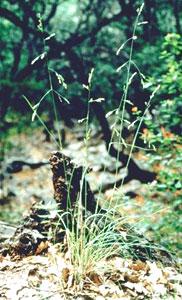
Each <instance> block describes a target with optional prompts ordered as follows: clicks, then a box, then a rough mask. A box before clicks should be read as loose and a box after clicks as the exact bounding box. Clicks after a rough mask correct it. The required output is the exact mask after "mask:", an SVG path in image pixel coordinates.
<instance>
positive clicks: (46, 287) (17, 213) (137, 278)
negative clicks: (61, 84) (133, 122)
mask: <svg viewBox="0 0 182 300" xmlns="http://www.w3.org/2000/svg"><path fill="white" fill-rule="evenodd" d="M84 135H85V133H84V130H83V127H82V126H81V125H78V126H77V127H75V128H73V129H72V130H70V129H69V130H67V131H66V140H65V145H64V147H63V153H64V154H65V155H68V156H69V157H71V158H72V159H73V161H75V162H76V163H79V164H83V163H84V161H85V155H86V152H85V146H84V142H83V140H84ZM10 141H11V144H12V145H13V147H12V148H11V150H9V151H8V152H7V154H6V153H5V159H4V162H3V165H2V172H3V173H4V174H5V173H6V172H5V170H7V167H8V166H9V167H10V169H11V168H12V162H13V161H24V162H26V163H28V164H29V165H28V164H26V163H25V164H24V165H23V166H22V168H20V170H19V171H17V172H12V173H11V172H10V173H9V174H6V175H5V178H4V180H3V185H2V188H1V197H0V201H1V210H2V211H1V215H0V216H1V220H0V221H4V222H7V223H9V224H11V225H12V227H13V226H16V225H17V224H18V223H19V221H20V220H21V218H22V215H23V214H25V213H27V211H28V208H29V207H30V206H31V203H32V202H34V201H39V200H44V202H45V205H46V204H48V203H49V202H50V201H51V200H52V199H53V186H52V173H51V168H50V165H49V164H47V162H48V161H49V157H50V153H51V152H52V151H54V150H57V149H56V146H55V145H54V144H53V143H51V142H47V141H45V135H44V134H43V132H42V131H41V130H37V131H36V132H35V133H34V135H33V136H32V135H26V134H23V133H22V134H19V135H16V136H11V138H10ZM87 155H88V160H89V165H90V167H91V168H92V171H91V172H90V173H89V174H88V175H87V179H88V181H89V183H90V185H91V188H92V190H93V191H94V192H95V193H96V195H98V193H97V191H98V190H99V188H100V187H101V186H102V187H103V186H104V187H107V185H109V184H111V183H113V184H114V182H115V181H116V180H119V179H121V178H122V177H123V168H122V166H120V165H118V163H117V162H116V160H115V159H114V158H111V157H110V156H109V155H108V154H107V151H106V147H105V144H104V142H103V141H102V138H101V135H100V134H99V133H98V132H97V130H96V128H94V127H93V128H92V138H91V140H90V141H89V147H88V153H87ZM134 157H135V159H136V161H138V162H140V165H142V166H143V167H146V166H147V160H146V159H145V155H144V154H143V153H142V152H141V151H140V152H137V153H135V155H134ZM40 162H41V163H45V164H43V165H42V166H40V167H39V168H35V169H33V168H31V166H30V165H33V164H36V163H40ZM117 167H119V172H118V174H117V175H116V174H115V170H116V168H117ZM128 192H129V193H131V192H132V193H134V194H135V197H133V198H132V201H129V197H127V196H125V195H126V193H128ZM149 196H150V199H152V200H153V201H154V204H153V206H152V208H151V206H150V205H149V204H148V197H149ZM99 201H100V204H101V205H102V206H103V207H108V206H109V204H110V202H111V201H112V206H116V205H118V203H119V205H118V211H119V212H120V213H122V214H123V215H125V216H126V220H127V222H128V223H131V224H134V225H135V226H136V228H137V229H139V230H140V232H141V233H145V234H147V236H148V237H150V236H151V235H152V230H151V228H152V225H151V224H152V222H153V224H154V225H155V223H156V222H158V221H159V220H160V216H161V214H165V212H166V211H167V210H168V204H167V203H165V202H164V203H163V206H162V207H161V206H160V208H159V207H158V206H157V203H155V195H154V194H152V190H150V185H142V184H141V183H140V182H139V181H137V180H133V181H131V182H130V183H128V184H126V185H124V186H122V187H121V188H117V189H115V190H113V189H107V188H106V191H105V192H104V193H99ZM155 204H156V206H155ZM155 208H156V209H155ZM145 219H150V221H151V222H150V226H149V225H148V224H147V225H146V223H145ZM177 238H178V239H180V238H181V236H180V235H179V236H178V237H177ZM180 269H181V267H180V265H178V267H176V264H173V265H170V266H169V265H168V266H167V265H166V266H164V265H163V264H161V263H160V262H158V261H150V260H147V261H145V262H142V261H140V260H133V259H132V258H124V257H119V256H115V257H111V258H109V259H107V260H106V259H104V258H103V259H102V260H101V261H99V262H97V263H96V264H93V266H92V267H91V266H89V267H88V268H87V270H86V271H85V274H84V276H83V270H78V268H77V269H76V267H75V266H74V264H73V263H72V261H71V258H70V253H69V251H66V252H63V251H61V250H60V248H59V245H52V244H50V243H49V242H48V243H45V244H42V245H41V246H40V248H39V249H38V250H37V253H36V255H34V256H28V257H24V258H23V259H22V260H15V261H12V260H11V258H10V257H9V256H7V257H6V258H4V257H1V256H0V299H2V300H5V299H8V300H10V299H15V300H16V299H17V300H20V299H35V300H39V299H42V300H43V299H51V300H56V299H80V300H81V299H87V300H92V299H94V300H103V299H125V300H129V299H151V300H152V299H153V300H154V299H155V300H158V299H167V300H172V299H176V300H180V299H182V298H181V295H182V272H180ZM80 274H81V275H80ZM79 276H80V278H77V280H76V279H75V278H76V277H79Z"/></svg>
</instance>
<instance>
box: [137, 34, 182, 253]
mask: <svg viewBox="0 0 182 300" xmlns="http://www.w3.org/2000/svg"><path fill="white" fill-rule="evenodd" d="M162 47H163V51H162V54H161V59H162V60H163V61H164V62H165V63H166V72H165V73H163V74H162V75H161V78H160V79H159V80H158V82H160V93H159V97H158V99H159V98H160V99H161V100H158V104H157V103H156V104H157V105H156V106H155V109H153V111H152V113H153V115H152V116H151V115H149V116H148V117H147V118H146V120H145V122H146V125H147V128H145V129H144V131H143V135H142V137H143V139H144V141H145V142H146V143H149V145H150V146H153V148H154V149H157V155H156V152H150V153H149V154H147V156H148V157H149V162H150V163H151V164H152V165H153V168H154V169H155V171H156V172H157V174H158V175H157V184H156V185H155V188H154V187H153V188H152V189H153V191H156V192H158V193H161V192H162V193H164V195H165V202H166V203H167V204H168V205H169V209H168V212H167V214H164V215H162V216H161V218H160V221H159V222H158V223H157V224H155V226H154V227H155V228H154V230H156V232H157V231H158V234H159V233H160V235H162V236H163V237H165V243H166V235H167V236H168V238H167V243H169V244H170V247H173V246H174V244H176V246H177V248H179V249H181V246H180V242H179V241H177V240H176V239H175V236H176V233H180V232H182V222H181V216H180V215H181V213H182V183H181V182H182V181H181V179H182V172H181V165H182V145H181V142H182V139H181V137H180V134H181V131H182V124H181V116H182V105H181V101H182V95H181V92H182V74H181V67H182V59H181V58H180V53H181V50H182V38H181V37H180V36H179V35H178V34H168V35H167V36H166V37H165V40H164V43H163V46H162ZM150 82H156V79H154V78H152V79H150ZM158 195H159V194H158ZM158 200H161V199H160V197H158ZM163 201H164V199H163ZM172 237H173V238H172Z"/></svg>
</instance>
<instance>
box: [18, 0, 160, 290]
mask: <svg viewBox="0 0 182 300" xmlns="http://www.w3.org/2000/svg"><path fill="white" fill-rule="evenodd" d="M143 5H144V4H142V5H141V7H140V8H139V9H138V11H137V17H136V21H135V24H134V29H133V35H132V37H131V38H130V39H129V40H127V41H126V42H127V43H128V42H131V47H130V53H129V59H128V61H127V62H126V63H124V64H123V65H122V66H120V67H119V68H118V69H117V71H118V72H120V71H124V69H125V68H126V82H125V85H124V88H123V95H122V96H121V101H120V103H119V105H118V108H116V109H114V110H113V111H110V112H108V113H107V115H106V117H108V118H109V116H110V115H112V114H115V121H114V124H113V125H112V128H111V129H112V137H111V141H110V144H109V147H108V149H107V150H108V153H110V147H111V145H113V143H114V144H117V146H118V149H119V148H120V146H122V149H123V151H124V149H125V148H126V149H127V150H128V148H129V158H128V161H127V164H126V166H125V169H127V167H128V165H129V163H130V159H131V156H132V153H133V150H134V148H135V143H136V138H137V136H138V134H139V130H140V128H141V125H142V122H143V120H144V118H145V115H146V113H147V112H148V109H149V107H150V104H151V101H152V99H153V98H154V96H155V93H156V92H157V91H158V89H159V86H157V88H156V89H155V90H154V91H153V93H152V95H151V96H150V98H149V101H148V102H147V103H146V108H145V110H144V112H143V113H142V112H141V114H139V115H136V120H135V121H134V122H130V121H128V120H126V104H127V103H130V104H131V105H133V104H132V102H131V101H129V100H128V90H129V87H130V84H131V82H132V80H133V78H134V77H135V76H137V74H138V75H139V76H140V78H141V82H142V84H143V85H144V84H145V83H144V81H145V76H144V75H143V74H142V73H141V72H140V70H139V68H138V67H137V65H136V63H135V62H133V58H132V57H133V50H134V41H135V40H136V39H137V36H136V33H137V28H138V26H139V25H141V22H140V16H141V13H142V9H143ZM39 30H40V31H41V32H42V34H43V24H42V20H41V17H40V19H39ZM51 36H52V35H51ZM51 36H50V37H48V38H51ZM126 42H125V43H123V44H122V45H121V47H120V48H119V49H118V51H117V55H119V54H120V52H121V51H122V49H123V47H124V46H125V44H126ZM43 49H44V50H43V53H42V54H41V55H39V56H38V57H37V58H36V59H45V60H46V68H47V72H48V78H49V85H50V88H49V89H48V91H47V92H46V93H45V94H44V95H43V96H42V98H41V99H40V100H39V101H38V102H37V103H36V104H35V105H33V104H32V103H31V101H30V100H29V99H28V98H27V97H26V96H23V98H24V99H25V101H26V102H27V103H28V105H29V106H30V108H31V110H32V111H33V114H32V121H34V119H35V117H37V118H38V120H39V121H40V123H41V124H42V125H43V127H44V128H45V129H46V130H47V132H48V133H49V134H50V136H51V138H52V140H53V142H54V143H55V145H56V147H57V148H58V149H59V150H61V151H62V142H61V132H60V129H59V120H58V114H57V111H56V105H55V101H56V99H55V95H57V96H58V97H60V99H62V100H63V101H66V102H67V104H68V105H69V101H68V100H67V99H66V98H65V97H64V96H62V95H61V94H59V93H58V92H57V91H55V90H54V88H53V84H52V77H51V76H52V75H51V72H54V73H55V74H56V76H57V78H58V80H59V82H60V83H61V85H62V86H63V88H64V89H66V87H67V86H66V84H65V82H64V79H63V77H62V76H61V75H60V74H58V73H57V72H55V71H54V70H52V69H50V67H49V61H48V57H47V54H46V39H43ZM36 59H35V60H36ZM35 60H34V61H35ZM34 61H33V62H32V63H34ZM132 67H134V68H135V69H136V72H133V73H132ZM93 76H94V69H92V70H91V72H90V74H89V76H88V84H86V85H84V86H83V87H84V88H85V89H86V90H87V91H88V99H87V115H86V117H85V118H84V119H83V120H80V122H85V139H84V145H85V166H84V167H83V174H82V179H81V182H80V195H79V196H78V199H77V205H76V212H75V211H74V212H73V210H71V207H70V206H71V199H69V196H68V199H67V202H68V204H67V206H68V212H63V213H62V214H60V213H59V212H58V214H59V220H60V222H62V225H63V228H64V230H65V235H66V241H67V247H68V251H69V255H70V261H71V263H72V264H73V265H74V266H75V268H74V270H75V274H74V278H75V281H76V284H77V285H78V286H79V289H80V290H82V289H83V284H84V279H85V278H86V275H87V274H88V273H89V272H90V271H91V270H93V269H94V268H95V267H96V266H97V263H98V262H99V261H101V260H102V259H107V258H108V257H111V256H113V255H122V256H124V257H128V256H132V254H131V249H134V246H135V245H138V244H140V243H142V238H141V240H139V239H138V238H137V236H135V234H133V236H132V233H129V235H131V238H130V239H126V238H125V236H122V234H120V231H119V228H122V227H123V225H124V223H126V221H127V220H128V217H126V218H125V217H119V218H114V217H113V213H112V211H113V209H114V208H113V197H111V202H110V205H109V207H108V208H107V211H106V213H105V214H104V215H103V214H101V213H100V212H99V210H98V207H97V208H96V211H95V214H93V215H88V216H86V217H85V215H84V214H83V208H82V197H81V195H82V191H83V189H87V187H86V186H85V184H86V183H85V181H84V178H85V175H86V173H87V170H88V168H89V142H90V138H91V137H90V128H89V121H90V107H91V105H92V102H94V101H96V102H101V101H104V99H103V98H99V99H93V98H92V77H93ZM48 96H49V97H51V100H52V107H53V111H54V117H55V121H56V130H57V135H58V142H57V139H56V136H55V135H54V134H53V133H52V132H50V130H49V129H48V128H47V126H46V124H45V123H44V121H43V120H42V118H41V116H40V115H39V113H38V108H39V107H40V105H41V102H42V101H44V100H46V98H47V97H48ZM118 121H119V122H120V129H119V131H118V130H117V128H116V124H117V123H118ZM125 123H128V127H133V126H135V127H136V131H135V134H134V138H133V142H132V144H131V145H129V144H128V143H126V142H125V141H124V139H123V137H122V132H123V128H124V124H125ZM115 135H116V136H117V142H115ZM119 151H120V150H118V155H117V161H116V173H115V176H116V177H117V175H118V172H119V170H118V160H119ZM105 170H106V169H104V172H105ZM73 172H74V171H73ZM70 186H71V181H70ZM115 188H116V186H115ZM68 189H69V188H68ZM100 191H101V190H100ZM113 193H114V192H113ZM85 194H86V193H85ZM68 195H69V193H68ZM118 207H119V199H118V200H117V203H115V208H117V209H118ZM114 214H116V212H114ZM65 215H66V217H68V218H69V217H70V216H71V219H72V228H68V226H67V223H66V222H65V221H64V220H65ZM75 216H76V217H75ZM99 222H101V223H102V226H101V228H99ZM75 228H76V230H75ZM129 230H130V229H129ZM128 232H129V231H128ZM128 232H127V234H128ZM131 232H132V231H131ZM144 243H145V241H144ZM151 247H154V246H153V245H151Z"/></svg>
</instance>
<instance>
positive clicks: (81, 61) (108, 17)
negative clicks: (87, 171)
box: [0, 0, 182, 250]
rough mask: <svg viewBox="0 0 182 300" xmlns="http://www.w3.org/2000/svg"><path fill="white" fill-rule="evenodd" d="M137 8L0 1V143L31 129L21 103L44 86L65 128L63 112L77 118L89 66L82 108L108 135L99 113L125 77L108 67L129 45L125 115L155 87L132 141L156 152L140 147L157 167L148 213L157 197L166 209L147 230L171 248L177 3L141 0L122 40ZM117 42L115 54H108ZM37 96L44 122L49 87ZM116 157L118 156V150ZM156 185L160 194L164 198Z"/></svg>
mask: <svg viewBox="0 0 182 300" xmlns="http://www.w3.org/2000/svg"><path fill="white" fill-rule="evenodd" d="M140 5H141V1H139V0H113V1H109V0H105V1H100V0H89V1H87V0H85V1H79V0H65V1H64V0H47V1H42V0H41V1H39V0H36V1H35V0H32V1H26V0H23V1H22V0H18V1H14V0H9V1H7V0H2V1H1V5H0V17H1V35H0V44H1V53H0V69H1V85H0V120H1V121H0V127H1V131H0V135H1V140H2V142H3V143H5V142H4V141H5V139H6V135H7V134H8V133H9V132H10V131H11V132H12V130H17V131H21V130H22V129H25V127H26V126H27V127H29V126H30V119H29V118H30V116H29V115H30V108H29V107H28V105H27V103H26V101H24V100H23V97H22V95H26V97H27V98H28V99H31V102H32V105H36V104H37V103H38V101H39V100H40V99H41V97H43V96H44V95H45V94H46V92H47V91H49V90H50V83H51V85H52V87H51V89H52V90H55V91H56V92H57V93H54V96H55V100H56V102H55V105H56V110H57V112H58V117H59V119H62V120H63V121H64V122H65V124H66V125H67V126H72V125H73V120H72V119H74V118H75V119H81V118H85V116H86V113H87V98H88V97H87V91H86V89H84V88H83V84H87V81H88V74H89V73H90V70H91V69H92V68H94V76H93V81H92V97H93V98H94V99H97V98H100V97H102V98H105V101H103V102H102V103H99V102H98V103H93V105H91V106H90V115H89V121H90V122H91V121H93V122H95V123H96V122H98V123H99V124H100V126H101V128H102V131H103V132H104V138H105V141H106V142H108V141H109V139H110V135H109V134H108V132H109V131H108V128H107V125H108V124H107V120H106V118H105V114H106V113H107V112H108V111H111V110H113V109H115V108H116V107H118V104H119V102H120V100H121V96H122V89H123V84H124V83H125V81H126V74H127V72H126V70H125V68H122V70H121V71H120V72H119V71H118V72H116V70H117V68H118V67H119V66H122V65H123V64H124V63H126V61H128V60H129V55H130V49H131V43H132V42H134V51H133V57H132V64H131V74H134V73H135V72H137V74H136V76H134V77H133V79H132V82H131V84H130V86H129V90H128V95H127V97H128V99H129V101H128V102H127V103H126V113H125V118H126V120H128V122H130V123H132V122H133V121H135V119H136V117H140V116H141V114H142V112H143V111H144V110H145V107H146V104H145V102H146V101H148V99H149V98H150V95H151V94H152V92H154V91H155V89H156V87H157V86H158V85H159V84H160V89H159V91H158V93H157V94H156V95H155V97H154V98H153V99H152V102H151V105H150V107H149V111H148V114H146V115H145V118H144V122H143V123H142V125H141V127H140V132H139V134H138V137H137V140H136V145H138V146H142V147H149V146H150V147H153V149H154V150H156V149H157V151H156V152H152V153H149V154H146V155H147V157H148V162H150V165H151V168H152V170H154V171H155V172H157V183H156V185H155V187H153V191H156V197H155V203H154V201H153V199H152V198H150V195H149V196H148V203H149V208H148V209H149V211H150V210H151V212H153V211H154V210H155V209H156V206H157V208H160V207H161V205H162V203H163V201H164V198H165V201H167V202H168V205H169V211H168V213H166V214H165V215H162V216H161V219H160V222H157V223H156V225H155V226H154V228H153V230H154V231H155V232H156V234H155V238H156V239H159V240H160V241H162V242H163V243H164V244H165V245H167V246H168V245H169V248H172V249H173V250H175V249H176V248H177V249H178V250H180V249H181V244H180V242H179V241H178V238H176V239H175V240H174V233H177V232H178V233H180V232H181V231H182V219H181V211H182V193H181V190H182V186H181V170H180V166H181V162H182V155H181V154H182V147H181V129H182V124H181V116H182V103H181V101H182V96H181V95H182V93H181V92H182V80H181V79H182V73H181V67H182V55H181V51H182V36H181V31H182V24H181V23H182V20H181V19H182V2H181V1H180V0H145V1H144V8H143V12H142V15H141V16H140V17H141V20H140V22H144V23H143V24H141V26H137V28H136V33H135V34H136V36H134V38H132V39H131V37H132V36H133V24H134V22H135V20H136V16H137V12H136V10H137V8H138V7H139V6H140ZM145 21H147V22H148V23H145ZM126 41H128V42H126ZM125 42H126V43H125ZM123 43H125V45H124V47H123V49H122V51H120V53H119V55H116V53H117V50H118V49H119V48H120V46H121V45H122V44H123ZM138 68H139V70H140V72H138ZM143 74H144V75H143ZM50 76H51V82H50ZM143 88H144V89H143ZM67 99H68V101H69V102H70V105H68V101H67ZM44 100H45V101H42V102H41V105H40V106H39V107H38V109H39V113H40V114H42V113H43V112H44V115H42V117H43V118H45V121H47V120H52V118H53V117H52V110H51V109H50V106H51V103H52V97H51V93H48V94H47V96H46V97H45V99H44ZM130 102H132V105H131V103H130ZM45 113H46V116H45ZM22 116H23V117H22ZM26 116H27V118H26ZM34 126H35V124H34ZM49 126H50V128H51V126H52V125H51V124H50V123H49ZM133 128H134V129H135V126H133V127H131V128H129V129H128V128H127V126H125V127H124V129H123V137H126V136H129V135H131V134H132V133H133ZM2 149H3V147H2ZM1 151H2V150H1ZM2 155H3V153H2ZM123 155H124V154H123ZM120 158H121V161H122V162H126V159H125V158H126V157H125V156H122V155H121V157H120ZM131 162H132V163H133V161H131ZM132 163H131V166H132V168H134V169H135V168H136V170H135V171H136V172H135V175H136V176H134V178H135V179H140V180H141V181H142V182H144V183H146V182H150V181H152V179H154V177H153V175H152V174H148V173H140V172H139V170H138V169H137V167H136V166H135V165H132ZM129 179H132V177H130V178H129ZM157 192H163V194H162V195H163V196H161V194H160V193H157ZM142 226H143V227H144V228H146V229H148V228H149V227H150V224H149V223H147V220H144V224H143V225H142ZM167 233H168V235H169V239H167V240H166V234H167ZM173 244H175V248H173Z"/></svg>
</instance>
